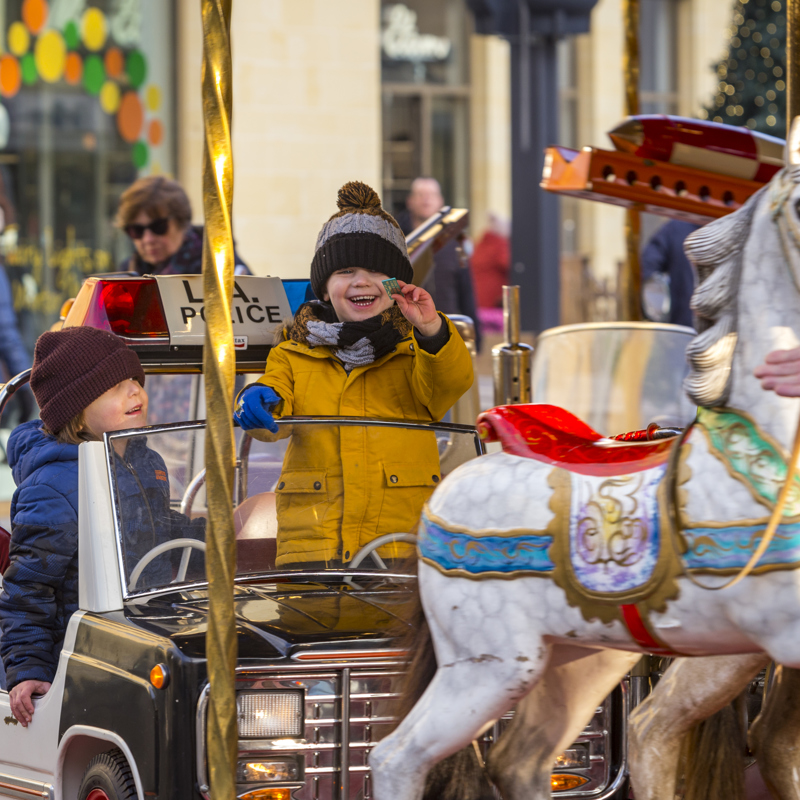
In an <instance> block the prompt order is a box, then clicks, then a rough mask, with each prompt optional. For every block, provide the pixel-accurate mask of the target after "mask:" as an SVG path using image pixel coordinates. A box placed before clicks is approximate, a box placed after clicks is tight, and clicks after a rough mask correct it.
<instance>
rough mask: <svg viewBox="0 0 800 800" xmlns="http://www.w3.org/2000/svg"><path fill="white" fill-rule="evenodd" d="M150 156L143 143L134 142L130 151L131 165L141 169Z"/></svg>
mask: <svg viewBox="0 0 800 800" xmlns="http://www.w3.org/2000/svg"><path fill="white" fill-rule="evenodd" d="M149 156H150V154H149V153H148V152H147V145H146V144H145V143H144V142H136V144H134V146H133V149H132V150H131V159H133V164H134V166H135V167H137V168H138V169H141V168H142V167H143V166H144V165H145V164H146V163H147V159H148V158H149Z"/></svg>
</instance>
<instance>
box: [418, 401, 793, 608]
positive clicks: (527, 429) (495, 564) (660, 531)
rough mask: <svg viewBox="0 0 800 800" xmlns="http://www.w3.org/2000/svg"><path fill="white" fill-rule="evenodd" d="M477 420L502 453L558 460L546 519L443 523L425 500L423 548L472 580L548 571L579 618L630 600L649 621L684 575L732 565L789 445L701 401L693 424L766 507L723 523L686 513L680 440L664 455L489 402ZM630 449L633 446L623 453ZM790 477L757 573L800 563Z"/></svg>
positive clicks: (757, 531) (746, 545) (557, 413)
mask: <svg viewBox="0 0 800 800" xmlns="http://www.w3.org/2000/svg"><path fill="white" fill-rule="evenodd" d="M479 423H482V424H484V425H486V426H487V429H488V430H485V431H484V435H485V436H487V438H490V439H491V438H495V437H496V439H497V440H500V441H501V442H502V443H503V449H504V450H505V451H506V452H508V453H512V454H514V455H521V456H523V457H525V458H534V459H536V460H538V461H543V462H545V463H550V464H554V465H557V467H558V468H556V469H553V470H552V471H551V472H550V473H549V474H548V475H547V482H548V484H549V486H550V488H551V489H552V493H551V494H550V501H549V508H550V511H552V513H553V516H552V519H551V521H550V523H549V524H548V525H547V527H546V528H545V529H543V530H525V529H521V530H514V531H511V532H508V531H504V532H503V533H502V534H498V533H497V531H492V530H468V529H466V528H459V527H457V526H453V525H450V524H448V523H447V522H446V521H445V520H443V519H440V518H438V517H437V516H436V515H434V514H432V513H431V511H430V509H429V508H427V507H426V509H425V511H424V513H423V517H422V521H421V523H420V527H419V544H418V549H419V555H420V557H421V558H422V559H423V560H424V561H426V562H427V563H429V564H431V565H433V566H435V567H436V568H437V569H439V570H440V571H442V572H444V573H445V574H453V575H459V576H462V577H469V578H473V579H478V580H480V579H486V578H506V579H511V578H516V577H522V576H533V575H537V576H542V577H549V578H551V579H552V580H554V581H555V582H556V583H557V584H558V585H559V586H560V587H561V588H562V589H564V591H565V592H566V593H567V596H568V599H569V602H570V604H571V605H573V606H578V607H580V608H581V610H582V612H583V615H584V617H585V618H586V619H597V618H599V619H601V620H602V621H611V620H613V619H619V618H620V616H621V615H622V616H625V609H626V608H628V609H630V608H632V607H633V606H634V605H635V606H636V608H637V609H638V612H641V614H642V616H643V617H645V618H646V614H647V612H648V611H649V610H663V609H664V607H665V603H666V601H667V600H669V599H671V598H673V597H675V596H676V595H677V593H678V584H677V582H676V579H677V578H678V577H679V576H680V575H681V574H683V573H685V572H690V573H716V574H731V573H734V572H737V571H738V570H740V569H741V568H742V567H743V566H744V565H745V563H746V562H747V560H748V558H749V557H750V555H751V554H752V552H753V550H754V549H755V547H757V545H758V542H759V541H760V538H761V535H762V534H763V531H764V529H765V528H766V526H767V522H768V519H769V513H770V512H771V510H772V508H774V503H775V501H776V499H777V495H778V492H779V491H780V487H781V485H782V483H783V481H784V480H785V479H786V474H787V466H786V454H785V453H783V451H782V448H781V447H780V445H778V444H777V443H775V442H774V441H772V440H771V439H770V438H769V437H768V436H766V435H765V434H764V433H763V432H762V431H760V429H759V428H758V426H757V425H756V424H755V423H754V422H753V421H752V420H751V419H750V418H749V417H747V416H746V415H744V414H742V413H741V412H737V411H734V410H731V409H700V410H699V412H698V417H697V420H696V421H695V423H694V425H693V428H694V429H697V430H699V431H701V432H702V436H703V438H704V439H705V440H706V441H707V443H708V448H709V451H710V453H711V454H712V455H713V456H714V457H715V459H716V460H718V461H719V462H721V463H722V464H724V466H725V470H726V471H727V473H728V475H730V476H731V477H733V478H734V479H735V480H736V482H737V483H738V484H740V485H742V486H743V490H745V489H744V487H747V488H746V490H747V491H749V492H750V493H751V495H752V497H753V498H754V499H755V500H756V501H757V502H758V503H760V504H762V505H763V506H764V511H765V513H764V516H763V518H759V519H750V520H735V521H731V522H727V523H726V522H708V521H704V520H691V519H689V518H688V516H687V514H686V513H684V509H683V506H684V505H685V500H686V498H685V495H684V494H683V489H682V487H683V486H685V485H686V483H687V481H688V480H689V479H690V477H691V474H690V470H689V468H688V465H687V463H686V462H687V458H688V456H689V453H690V452H691V445H690V444H682V445H681V446H680V447H679V449H677V450H676V451H675V453H674V457H673V458H672V459H671V460H670V461H669V463H667V462H668V459H669V455H670V449H671V448H672V446H673V445H675V444H676V443H677V440H674V439H673V440H666V441H658V442H653V443H645V445H644V446H642V445H641V444H635V445H627V446H626V445H623V446H621V447H620V449H619V450H617V449H616V448H605V447H603V445H602V444H598V442H601V441H602V437H600V435H599V434H597V433H596V432H595V431H593V430H592V429H591V428H589V427H588V426H586V425H584V424H583V423H582V422H580V420H577V418H575V417H573V416H572V415H571V414H569V413H568V412H565V411H563V410H562V409H558V408H555V407H553V406H513V407H505V408H501V409H493V410H492V411H491V412H487V413H486V414H484V415H482V416H481V418H480V420H479ZM567 427H569V429H570V430H568V431H567V432H566V433H565V432H564V430H565V428H567ZM570 437H572V438H570ZM605 441H608V440H605ZM602 452H605V453H606V454H609V453H619V454H620V455H619V456H618V458H619V460H618V461H617V462H615V463H611V464H609V463H604V462H602V461H601V460H600V459H599V455H600V453H602ZM639 453H644V455H638V454H639ZM628 454H634V455H633V458H632V459H631V460H627V459H628ZM562 456H563V457H562ZM654 462H655V463H654ZM598 467H600V469H597V468H598ZM794 480H795V485H796V491H795V492H794V494H793V495H792V496H790V501H789V503H788V505H787V510H786V517H785V521H784V522H783V523H782V524H781V525H780V526H779V528H778V531H777V534H776V536H775V538H774V540H773V541H772V543H771V545H770V547H769V549H768V550H767V553H766V554H765V556H764V558H763V559H762V562H761V563H760V565H759V567H758V568H757V570H756V572H760V571H764V570H768V569H776V568H777V569H779V568H783V569H786V568H787V567H788V568H792V567H796V566H798V565H800V478H797V477H795V479H794ZM729 490H730V488H729V489H728V491H729ZM734 491H735V488H734ZM676 498H677V505H678V506H680V508H676V502H675V501H676ZM627 621H628V620H627V619H626V622H627Z"/></svg>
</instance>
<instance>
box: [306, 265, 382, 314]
mask: <svg viewBox="0 0 800 800" xmlns="http://www.w3.org/2000/svg"><path fill="white" fill-rule="evenodd" d="M388 277H389V276H388V275H384V274H383V273H382V272H373V271H372V270H369V269H363V268H362V267H346V268H345V269H338V270H336V272H334V273H333V275H331V277H330V278H328V285H327V286H326V287H325V288H326V292H325V294H324V295H323V298H322V299H323V300H328V301H330V303H331V305H332V306H333V308H334V311H336V316H337V317H338V318H339V321H340V322H363V321H364V320H365V319H369V318H370V317H375V316H377V315H378V314H380V313H381V312H382V311H385V310H386V309H387V308H389V307H390V306H391V305H392V304H393V303H394V300H393V299H392V298H391V297H390V296H389V295H388V294H387V293H386V289H384V288H383V284H382V283H381V281H383V280H386V278H388Z"/></svg>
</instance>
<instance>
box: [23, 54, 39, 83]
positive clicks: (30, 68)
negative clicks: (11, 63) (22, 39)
mask: <svg viewBox="0 0 800 800" xmlns="http://www.w3.org/2000/svg"><path fill="white" fill-rule="evenodd" d="M38 77H39V76H38V75H37V74H36V60H35V59H34V57H33V53H25V55H24V56H23V57H22V82H23V83H25V84H26V85H28V86H31V85H33V84H34V83H36V81H37V79H38Z"/></svg>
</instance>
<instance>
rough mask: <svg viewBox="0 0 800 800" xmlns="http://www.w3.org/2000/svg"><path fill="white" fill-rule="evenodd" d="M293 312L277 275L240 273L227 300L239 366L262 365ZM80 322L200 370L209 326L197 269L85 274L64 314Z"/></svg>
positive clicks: (142, 351)
mask: <svg viewBox="0 0 800 800" xmlns="http://www.w3.org/2000/svg"><path fill="white" fill-rule="evenodd" d="M290 317H291V309H290V306H289V300H288V298H287V296H286V292H285V290H284V288H283V284H282V283H281V280H280V278H261V277H254V276H240V277H237V278H236V281H235V285H234V292H233V303H232V305H231V323H232V325H233V334H234V345H235V348H236V356H237V365H238V366H239V367H240V368H243V367H245V366H247V365H255V366H257V368H258V369H261V368H263V366H264V361H265V360H266V356H267V353H268V351H269V348H270V346H271V345H272V343H273V340H274V338H275V334H276V332H277V331H278V330H279V329H280V328H281V327H282V326H283V324H284V322H285V321H286V320H288V319H289V318H290ZM83 325H85V326H89V327H92V328H100V329H101V330H106V331H110V332H111V333H115V334H116V335H117V336H119V337H121V338H122V339H123V340H124V341H125V342H126V343H127V344H128V345H129V346H130V347H132V348H133V349H134V350H136V352H137V353H138V354H139V358H140V359H141V360H142V363H144V364H148V365H150V366H157V365H158V364H163V366H164V367H165V368H171V369H174V368H181V369H188V370H194V369H199V367H200V365H201V364H202V348H203V343H204V341H205V332H206V326H205V304H204V302H203V278H202V275H165V276H157V277H152V276H146V277H142V278H140V277H132V276H124V277H113V278H112V277H94V278H89V279H88V280H87V281H86V282H85V283H84V285H83V286H82V288H81V290H80V292H79V293H78V296H77V297H76V298H75V302H74V303H73V305H72V307H71V308H70V310H69V312H68V314H67V316H66V318H65V320H64V327H65V328H69V327H76V326H83Z"/></svg>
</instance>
